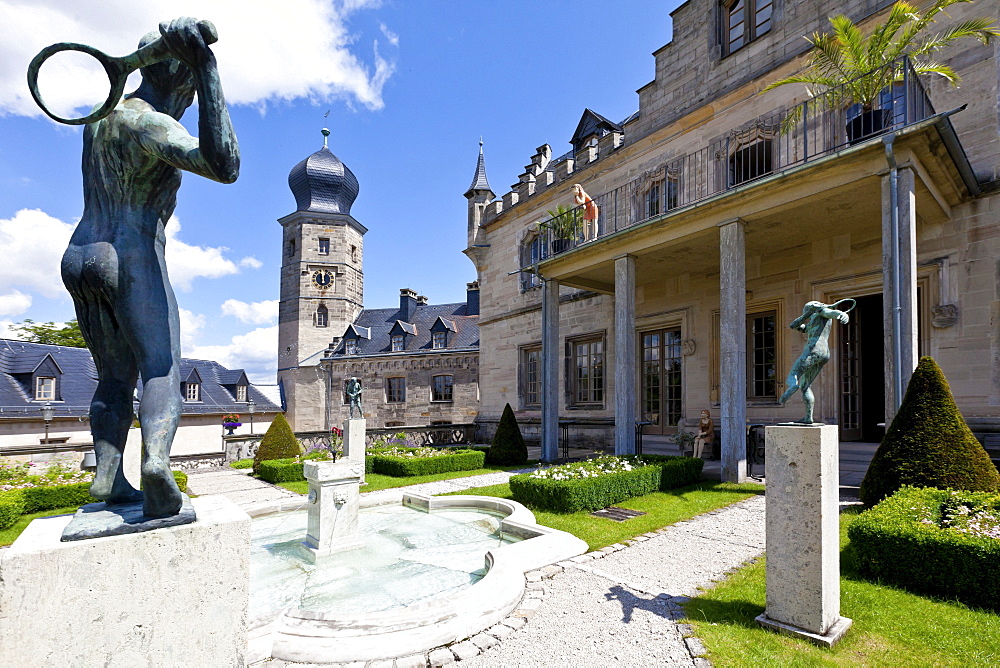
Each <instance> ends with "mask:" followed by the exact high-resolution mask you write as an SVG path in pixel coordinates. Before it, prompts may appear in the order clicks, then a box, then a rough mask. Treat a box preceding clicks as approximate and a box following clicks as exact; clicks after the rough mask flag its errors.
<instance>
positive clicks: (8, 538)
mask: <svg viewBox="0 0 1000 668" xmlns="http://www.w3.org/2000/svg"><path fill="white" fill-rule="evenodd" d="M77 508H78V506H70V507H69V508H54V509H52V510H43V511H41V512H39V513H31V514H30V515H21V517H20V518H18V520H17V521H16V522H14V525H13V526H11V527H10V528H9V529H4V530H2V531H0V545H10V544H11V543H13V542H14V541H15V540H17V537H18V536H20V535H21V532H22V531H24V530H25V529H26V528H27V526H28V524H30V523H31V520H37V519H38V518H39V517H51V516H53V515H67V514H70V513H75V512H76V509H77Z"/></svg>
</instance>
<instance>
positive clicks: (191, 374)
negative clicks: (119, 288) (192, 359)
mask: <svg viewBox="0 0 1000 668" xmlns="http://www.w3.org/2000/svg"><path fill="white" fill-rule="evenodd" d="M181 382H182V383H197V384H199V385H200V384H201V382H202V381H201V374H200V373H198V369H197V368H196V367H191V368H190V369H189V370H188V372H187V373H186V374H185V373H183V371H182V372H181Z"/></svg>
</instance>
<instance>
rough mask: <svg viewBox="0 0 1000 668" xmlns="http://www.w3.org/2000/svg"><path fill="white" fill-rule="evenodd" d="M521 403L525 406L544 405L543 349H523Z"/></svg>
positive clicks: (537, 347)
mask: <svg viewBox="0 0 1000 668" xmlns="http://www.w3.org/2000/svg"><path fill="white" fill-rule="evenodd" d="M521 401H522V402H523V403H524V406H526V407H527V406H540V405H541V403H542V347H541V346H532V347H530V348H522V349H521Z"/></svg>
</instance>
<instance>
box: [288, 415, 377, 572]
mask: <svg viewBox="0 0 1000 668" xmlns="http://www.w3.org/2000/svg"><path fill="white" fill-rule="evenodd" d="M362 422H363V421H362ZM344 434H345V435H346V434H347V430H346V429H345V430H344ZM364 471H365V467H364V464H358V463H356V462H352V461H350V460H347V459H342V460H340V461H336V462H320V461H307V462H305V463H304V464H303V467H302V472H303V473H304V474H305V478H306V480H307V481H308V482H309V504H308V507H309V521H308V528H307V531H306V540H305V542H304V545H305V546H306V547H307V548H308V550H309V555H310V556H311V557H312V558H313V559H316V558H318V557H322V556H324V555H327V554H334V553H335V552H342V551H344V550H350V549H354V548H356V547H360V546H361V534H360V533H359V532H358V509H359V508H360V507H361V491H360V487H359V486H360V483H361V476H362V475H363V474H364Z"/></svg>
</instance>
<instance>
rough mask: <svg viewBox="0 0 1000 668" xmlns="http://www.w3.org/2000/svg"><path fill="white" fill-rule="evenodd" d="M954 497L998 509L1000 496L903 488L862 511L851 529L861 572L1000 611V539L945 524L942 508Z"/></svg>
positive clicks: (967, 502) (963, 502)
mask: <svg viewBox="0 0 1000 668" xmlns="http://www.w3.org/2000/svg"><path fill="white" fill-rule="evenodd" d="M956 502H957V503H961V504H967V505H970V506H973V507H980V508H992V509H994V510H996V511H998V512H1000V495H996V494H990V493H987V492H955V491H950V490H940V489H933V488H916V487H904V488H902V489H900V490H899V491H898V492H896V493H895V494H893V495H892V496H890V497H889V498H887V499H885V500H884V501H882V502H881V503H879V504H878V505H877V506H875V507H874V508H872V509H870V510H866V511H865V512H863V513H861V515H859V516H858V518H857V519H856V520H855V521H854V522H853V523H852V524H851V526H850V528H849V529H848V531H847V535H848V536H849V537H850V539H851V546H852V549H853V552H854V555H855V560H856V562H857V568H858V571H859V572H861V573H862V574H863V575H865V576H867V577H871V578H877V579H879V580H882V581H884V582H889V583H892V584H895V585H898V586H901V587H904V588H906V589H910V590H912V591H915V592H920V593H924V594H931V595H934V596H941V597H945V598H957V599H959V600H960V601H962V602H964V603H966V604H968V605H971V606H977V607H984V608H989V609H992V610H997V611H1000V539H997V538H988V537H981V536H973V535H969V534H964V533H960V532H958V531H955V530H953V529H945V528H942V527H941V526H940V521H941V514H942V507H944V506H946V505H947V504H953V503H956Z"/></svg>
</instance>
